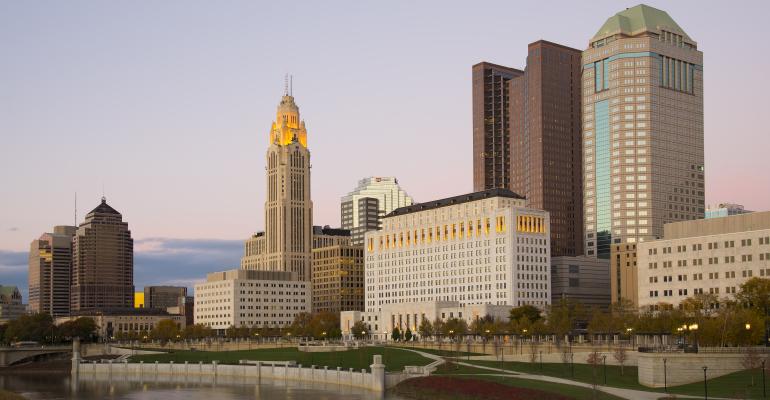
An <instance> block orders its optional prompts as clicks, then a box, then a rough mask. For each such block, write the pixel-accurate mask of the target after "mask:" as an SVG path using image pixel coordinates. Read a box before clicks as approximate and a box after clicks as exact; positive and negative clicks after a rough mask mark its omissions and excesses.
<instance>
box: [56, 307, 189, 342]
mask: <svg viewBox="0 0 770 400" xmlns="http://www.w3.org/2000/svg"><path fill="white" fill-rule="evenodd" d="M83 317H86V318H91V319H93V320H94V322H95V323H96V327H97V335H99V337H102V338H106V339H120V338H127V337H133V336H137V335H149V333H150V332H151V331H152V330H153V329H154V328H155V326H157V325H158V323H159V322H160V321H163V320H167V319H168V320H172V321H174V323H176V325H177V328H178V329H179V330H180V331H181V330H183V329H184V328H185V326H186V324H185V318H184V316H183V315H175V314H169V313H168V312H166V311H163V310H158V309H151V308H113V309H100V310H83V311H76V312H73V313H72V314H71V315H70V316H68V317H60V318H56V320H55V323H56V325H59V324H62V323H64V322H67V321H72V320H76V319H78V318H83Z"/></svg>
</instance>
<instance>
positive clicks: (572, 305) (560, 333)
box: [546, 299, 585, 343]
mask: <svg viewBox="0 0 770 400" xmlns="http://www.w3.org/2000/svg"><path fill="white" fill-rule="evenodd" d="M584 317H585V313H584V310H583V306H582V304H580V303H578V302H575V301H572V300H567V299H561V300H559V302H558V303H556V304H553V305H551V307H550V308H549V310H548V321H547V324H546V329H547V330H548V331H549V332H550V333H553V334H554V335H556V341H557V343H560V342H561V341H562V340H563V338H564V336H565V335H566V334H567V333H569V332H571V331H572V329H574V328H575V324H576V322H577V321H578V319H580V318H584Z"/></svg>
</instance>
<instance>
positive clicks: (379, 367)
mask: <svg viewBox="0 0 770 400" xmlns="http://www.w3.org/2000/svg"><path fill="white" fill-rule="evenodd" d="M369 367H370V368H371V369H372V381H371V390H373V391H375V392H381V393H382V392H385V365H384V364H383V363H382V355H380V354H375V355H374V362H373V363H372V365H370V366H369ZM362 375H363V374H362Z"/></svg>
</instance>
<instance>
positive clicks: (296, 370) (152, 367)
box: [73, 355, 400, 392]
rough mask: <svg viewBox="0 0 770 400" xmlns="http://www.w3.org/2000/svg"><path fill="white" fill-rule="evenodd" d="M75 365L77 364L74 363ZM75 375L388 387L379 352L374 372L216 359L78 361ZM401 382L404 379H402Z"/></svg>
mask: <svg viewBox="0 0 770 400" xmlns="http://www.w3.org/2000/svg"><path fill="white" fill-rule="evenodd" d="M73 367H75V365H73ZM76 368H77V371H75V370H73V377H75V376H77V377H79V379H81V380H92V379H121V380H132V381H157V382H191V381H201V382H213V383H217V382H219V383H227V382H234V381H240V382H243V381H249V382H252V381H259V380H260V379H263V378H264V379H271V380H284V381H302V382H318V383H324V384H336V385H341V386H350V387H358V388H363V389H367V390H372V391H376V392H383V391H384V390H385V383H386V380H385V366H384V365H383V364H382V356H379V355H375V356H374V363H373V364H372V365H371V366H370V368H371V371H372V372H367V371H366V370H365V369H362V370H360V371H354V370H353V369H352V368H350V369H347V370H343V369H341V368H339V367H337V368H336V369H329V368H328V367H317V366H315V365H312V366H310V368H303V367H302V364H299V365H298V366H296V367H291V366H289V365H288V364H287V365H283V366H279V365H269V366H267V365H262V364H261V362H257V364H256V365H225V364H219V363H217V362H216V361H214V362H212V363H210V364H204V363H202V362H199V363H195V364H193V363H188V362H184V363H174V362H170V363H167V364H166V363H158V362H155V363H144V362H139V363H129V362H127V361H123V362H120V363H113V362H108V363H83V362H81V363H78V364H77V367H76ZM399 382H400V380H399Z"/></svg>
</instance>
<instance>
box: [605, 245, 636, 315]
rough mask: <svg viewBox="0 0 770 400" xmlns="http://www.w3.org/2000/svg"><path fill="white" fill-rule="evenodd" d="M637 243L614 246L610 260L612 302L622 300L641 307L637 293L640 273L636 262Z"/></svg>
mask: <svg viewBox="0 0 770 400" xmlns="http://www.w3.org/2000/svg"><path fill="white" fill-rule="evenodd" d="M636 246H637V244H636V243H619V244H613V245H612V258H611V259H610V300H611V301H612V303H617V302H619V301H620V300H621V299H625V300H628V301H630V302H631V303H632V304H633V305H635V306H638V305H639V293H638V291H637V289H638V286H639V284H638V283H639V282H638V273H639V269H638V268H637V262H636Z"/></svg>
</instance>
